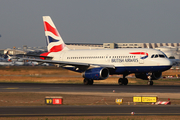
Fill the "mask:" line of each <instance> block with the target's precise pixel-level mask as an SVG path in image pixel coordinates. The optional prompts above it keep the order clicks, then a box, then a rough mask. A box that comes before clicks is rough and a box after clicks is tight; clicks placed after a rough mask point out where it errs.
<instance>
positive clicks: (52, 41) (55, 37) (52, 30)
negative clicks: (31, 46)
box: [43, 16, 68, 52]
mask: <svg viewBox="0 0 180 120" xmlns="http://www.w3.org/2000/svg"><path fill="white" fill-rule="evenodd" d="M43 23H44V31H45V36H46V39H47V49H48V52H59V51H62V50H68V48H67V47H66V44H65V43H64V41H63V39H62V38H61V36H60V34H59V32H58V30H57V29H56V26H55V25H54V23H53V21H52V19H51V17H50V16H43Z"/></svg>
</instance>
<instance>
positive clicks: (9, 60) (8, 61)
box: [0, 51, 38, 66]
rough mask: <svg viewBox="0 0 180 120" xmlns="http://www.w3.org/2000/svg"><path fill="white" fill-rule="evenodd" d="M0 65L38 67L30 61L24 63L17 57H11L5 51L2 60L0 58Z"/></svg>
mask: <svg viewBox="0 0 180 120" xmlns="http://www.w3.org/2000/svg"><path fill="white" fill-rule="evenodd" d="M0 65H11V66H13V65H14V66H24V65H25V66H26V65H27V66H29V65H31V66H35V65H38V63H37V62H32V61H25V60H24V59H23V58H21V57H18V56H12V55H10V54H9V51H7V52H6V53H5V54H4V57H3V58H0Z"/></svg>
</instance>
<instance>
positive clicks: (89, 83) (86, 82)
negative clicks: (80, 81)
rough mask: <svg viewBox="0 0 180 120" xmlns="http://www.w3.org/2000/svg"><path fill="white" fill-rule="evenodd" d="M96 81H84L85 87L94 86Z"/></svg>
mask: <svg viewBox="0 0 180 120" xmlns="http://www.w3.org/2000/svg"><path fill="white" fill-rule="evenodd" d="M93 83H94V81H93V80H90V79H86V78H85V79H84V85H93Z"/></svg>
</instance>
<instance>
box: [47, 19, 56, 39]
mask: <svg viewBox="0 0 180 120" xmlns="http://www.w3.org/2000/svg"><path fill="white" fill-rule="evenodd" d="M44 30H45V31H49V32H52V33H53V34H54V35H55V36H57V37H59V33H58V31H57V30H56V28H54V27H52V26H51V25H50V24H49V23H48V22H44Z"/></svg>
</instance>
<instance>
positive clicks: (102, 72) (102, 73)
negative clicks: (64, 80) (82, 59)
mask: <svg viewBox="0 0 180 120" xmlns="http://www.w3.org/2000/svg"><path fill="white" fill-rule="evenodd" d="M83 77H84V78H87V79H91V80H104V79H106V78H108V77H109V70H108V69H107V68H102V67H101V68H92V69H88V70H86V71H85V72H84V73H83Z"/></svg>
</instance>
